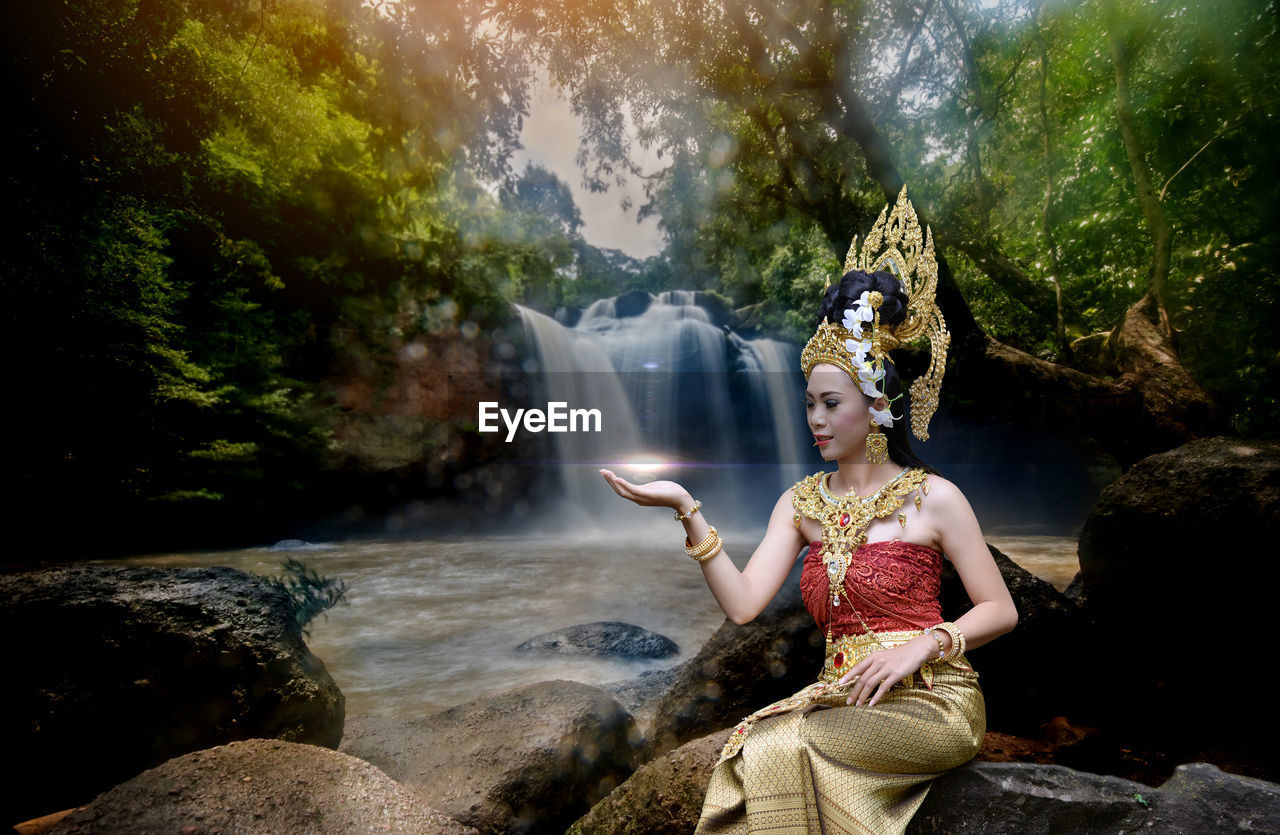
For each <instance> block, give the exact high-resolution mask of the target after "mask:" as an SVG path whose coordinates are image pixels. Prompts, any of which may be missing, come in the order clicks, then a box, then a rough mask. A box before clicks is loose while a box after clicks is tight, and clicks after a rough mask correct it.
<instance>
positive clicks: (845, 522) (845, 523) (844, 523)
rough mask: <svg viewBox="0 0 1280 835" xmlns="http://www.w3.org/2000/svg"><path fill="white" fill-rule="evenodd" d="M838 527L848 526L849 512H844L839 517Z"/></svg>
mask: <svg viewBox="0 0 1280 835" xmlns="http://www.w3.org/2000/svg"><path fill="white" fill-rule="evenodd" d="M840 527H842V528H847V527H849V514H847V513H845V514H844V515H842V516H841V517H840Z"/></svg>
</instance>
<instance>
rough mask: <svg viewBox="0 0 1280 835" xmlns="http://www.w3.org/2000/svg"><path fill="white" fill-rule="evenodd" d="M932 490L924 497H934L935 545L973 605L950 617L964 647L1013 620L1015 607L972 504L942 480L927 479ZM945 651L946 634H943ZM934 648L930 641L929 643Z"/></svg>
mask: <svg viewBox="0 0 1280 835" xmlns="http://www.w3.org/2000/svg"><path fill="white" fill-rule="evenodd" d="M930 483H931V484H932V485H933V490H932V492H931V494H930V496H929V499H926V501H928V500H937V504H936V505H935V510H936V511H937V513H938V543H939V544H940V545H941V546H942V551H943V553H945V554H946V555H947V557H948V558H949V559H950V560H951V564H952V565H954V566H955V567H956V573H957V574H959V575H960V582H962V583H963V584H964V590H965V592H966V593H967V594H968V595H969V600H970V601H971V602H972V603H973V608H972V609H970V610H969V611H967V612H965V613H964V614H963V615H962V616H961V617H959V618H957V619H956V622H955V623H956V626H958V627H960V631H961V632H963V633H964V642H965V645H966V646H967V647H968V648H969V649H973V648H974V647H980V646H982V645H983V644H985V643H989V642H990V641H993V640H995V639H996V638H998V637H1000V636H1001V635H1003V634H1005V633H1006V632H1008V631H1009V630H1011V629H1013V627H1014V626H1015V625H1017V623H1018V610H1017V608H1016V607H1015V606H1014V605H1013V598H1012V597H1011V596H1010V595H1009V588H1008V587H1007V586H1006V585H1005V584H1004V577H1002V576H1001V575H1000V569H999V567H998V566H996V561H995V559H994V558H992V556H991V549H990V548H988V547H987V543H986V541H985V540H984V539H983V538H982V529H981V528H980V527H979V526H978V519H977V517H976V516H974V515H973V508H971V507H970V506H969V502H968V500H967V499H965V497H964V494H963V493H961V492H960V488H958V487H956V486H955V485H954V484H952V483H951V482H949V481H947V480H946V479H941V478H939V479H930ZM943 642H944V644H945V647H946V649H947V650H948V651H950V649H951V638H950V637H949V636H946V635H944V636H943ZM935 649H936V645H935Z"/></svg>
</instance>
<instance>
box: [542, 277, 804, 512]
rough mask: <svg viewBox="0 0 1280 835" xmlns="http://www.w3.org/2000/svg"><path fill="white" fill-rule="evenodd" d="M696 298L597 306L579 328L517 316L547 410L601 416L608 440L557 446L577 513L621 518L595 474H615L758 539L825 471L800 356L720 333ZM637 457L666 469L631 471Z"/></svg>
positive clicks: (589, 436)
mask: <svg viewBox="0 0 1280 835" xmlns="http://www.w3.org/2000/svg"><path fill="white" fill-rule="evenodd" d="M697 295H698V294H697V293H695V292H694V291H687V290H685V291H681V290H672V291H667V292H664V293H661V294H659V295H658V296H650V295H648V294H643V293H639V294H638V293H630V294H627V295H626V296H622V297H617V298H611V299H601V300H599V301H596V302H594V303H592V304H591V305H590V306H589V307H587V308H586V309H585V310H584V311H583V313H582V315H581V317H580V318H579V320H578V322H577V324H576V325H575V326H573V327H571V328H570V327H565V326H564V325H562V324H560V323H559V322H557V321H556V320H555V319H552V318H551V317H548V316H545V315H543V314H541V313H538V312H536V311H533V310H530V309H528V308H524V307H518V308H517V309H518V310H519V313H520V317H521V320H522V322H523V325H524V330H525V337H526V338H525V343H526V345H528V346H530V348H531V350H532V356H531V359H533V360H534V361H535V362H536V369H537V375H536V380H537V384H538V385H539V386H540V387H541V389H542V394H543V395H544V396H545V397H546V398H547V401H548V402H550V401H563V402H566V403H567V404H568V406H569V408H597V409H600V410H601V411H602V413H603V414H604V416H605V417H604V423H605V425H604V427H603V431H602V432H600V433H561V434H557V435H553V436H551V443H553V444H554V448H555V455H556V464H555V467H556V468H557V469H558V473H559V477H560V482H561V486H562V489H563V498H564V500H565V501H564V503H565V504H566V505H567V506H569V507H570V508H572V509H575V510H577V509H580V510H582V511H585V512H586V513H588V514H590V515H591V516H592V517H593V518H595V519H596V520H599V519H601V518H617V517H619V513H618V511H619V509H620V508H619V504H618V498H617V497H616V496H615V495H613V492H612V491H611V490H609V489H607V487H606V486H605V485H604V483H603V482H602V480H601V478H600V475H599V473H598V472H597V470H598V469H599V468H601V467H608V468H610V469H613V470H614V471H615V472H617V473H618V474H619V475H622V476H623V477H624V478H627V479H629V480H632V481H648V480H653V479H670V480H673V481H678V482H680V483H681V484H682V485H684V486H685V487H686V488H688V489H689V491H690V492H691V493H692V494H693V495H694V496H695V497H697V498H699V499H701V500H702V502H703V504H704V505H705V506H706V507H707V509H708V515H709V517H711V518H713V519H714V520H717V521H721V520H723V521H724V522H726V523H727V522H729V521H730V520H733V521H735V522H738V523H740V524H743V523H745V524H747V525H749V526H753V527H756V528H759V527H760V526H761V524H762V522H763V520H765V519H767V518H768V513H769V511H770V510H771V509H772V507H773V504H774V502H776V501H777V497H778V495H779V493H780V492H781V491H782V490H783V489H785V488H786V487H788V486H790V485H791V484H792V483H794V482H795V481H796V480H797V479H798V478H800V477H801V476H803V475H804V474H805V473H806V471H809V470H815V469H817V468H818V467H820V466H821V463H822V462H821V459H820V457H819V456H818V455H817V454H816V453H814V452H813V451H812V450H810V449H808V445H807V439H808V430H807V426H806V425H805V418H804V409H803V405H802V400H801V395H802V391H803V382H802V377H801V375H800V371H799V363H798V350H797V349H796V348H795V347H794V346H792V345H788V344H786V343H783V342H778V341H776V340H770V339H756V340H744V339H742V338H740V337H739V336H737V335H736V334H734V333H733V332H732V331H730V330H728V329H727V328H722V327H720V326H717V325H716V324H715V323H714V322H713V321H712V316H711V315H710V314H709V313H708V311H707V310H706V309H705V308H704V307H702V306H699V305H698V304H696V301H697ZM641 456H652V457H653V458H655V459H658V460H660V461H661V462H662V466H661V467H659V468H658V469H656V470H654V471H652V472H650V471H648V470H646V469H645V468H643V467H642V466H635V464H636V463H637V460H638V459H639V458H640V457H641ZM713 505H714V507H715V512H714V514H711V509H712V506H713ZM602 514H607V515H602Z"/></svg>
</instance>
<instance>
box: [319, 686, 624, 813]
mask: <svg viewBox="0 0 1280 835" xmlns="http://www.w3.org/2000/svg"><path fill="white" fill-rule="evenodd" d="M638 741H639V733H638V731H637V730H636V727H635V723H634V721H633V720H632V718H631V715H630V714H628V713H627V712H626V711H625V710H623V709H622V708H621V707H620V706H619V705H618V703H617V702H615V701H614V700H613V699H612V698H611V697H610V696H609V695H608V694H607V693H605V692H604V691H602V690H599V689H597V688H595V687H589V686H588V685H585V684H579V683H578V682H572V681H547V682H541V683H539V684H535V685H532V686H530V687H525V688H521V689H519V690H513V691H511V692H509V693H503V694H501V695H497V696H489V697H485V698H482V699H478V700H476V701H474V702H470V703H467V704H463V705H458V706H456V707H453V708H450V709H448V710H445V711H442V712H440V713H436V714H433V715H431V716H426V717H423V718H421V719H391V718H383V717H372V716H361V717H352V718H351V719H350V720H348V723H347V733H346V736H345V738H344V739H343V743H342V749H341V750H342V751H344V752H346V753H349V754H352V755H353V756H357V757H360V758H361V759H363V760H367V761H368V762H370V763H372V764H373V765H375V766H377V767H378V768H380V769H382V770H383V771H385V772H386V773H387V774H388V775H390V776H391V777H392V778H393V779H395V780H398V781H399V782H400V783H402V784H403V785H404V786H406V787H407V788H409V789H410V790H411V791H413V792H414V793H416V794H417V795H418V796H419V797H421V798H423V799H424V800H425V801H426V802H427V804H428V805H430V806H431V807H432V808H435V809H439V810H440V811H442V812H445V813H446V814H448V815H450V816H451V817H453V818H454V819H455V820H457V821H460V822H461V823H464V824H466V825H468V826H473V827H475V828H477V829H479V830H481V831H483V832H496V833H508V832H553V831H563V830H564V828H565V827H566V826H568V825H569V823H571V822H572V821H574V820H575V819H577V818H578V817H580V816H581V815H582V814H583V813H584V812H586V811H587V810H588V809H589V808H590V807H591V805H592V804H593V803H595V802H596V801H597V800H599V799H601V798H602V797H604V796H606V795H607V794H609V792H611V791H613V789H614V788H615V787H617V785H618V784H619V783H621V782H622V781H623V780H625V779H626V778H627V777H628V776H630V774H631V772H632V771H633V770H634V768H635V764H636V757H635V745H636V744H637V743H638Z"/></svg>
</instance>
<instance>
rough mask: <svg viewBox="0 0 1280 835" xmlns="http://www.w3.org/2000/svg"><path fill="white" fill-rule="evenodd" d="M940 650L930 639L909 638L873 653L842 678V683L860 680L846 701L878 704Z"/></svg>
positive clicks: (850, 691)
mask: <svg viewBox="0 0 1280 835" xmlns="http://www.w3.org/2000/svg"><path fill="white" fill-rule="evenodd" d="M937 649H938V646H937V644H935V643H933V640H932V639H928V642H927V643H923V644H922V643H921V642H920V641H908V642H907V643H905V644H900V645H898V646H896V647H893V648H892V649H882V650H877V651H875V652H873V653H871V654H870V655H868V656H867V657H866V658H864V659H862V660H861V661H859V662H858V663H857V664H854V665H853V667H852V668H851V669H850V670H849V672H847V673H845V674H844V675H843V676H841V677H840V682H839V683H840V684H848V683H849V682H850V681H853V679H855V678H856V679H857V681H856V682H854V685H853V687H851V688H850V689H849V698H848V699H847V700H846V704H855V703H856V704H863V703H864V702H865V703H866V704H867V706H868V707H870V706H871V705H874V704H875V703H876V702H878V701H880V699H882V698H883V697H884V694H885V693H888V692H889V689H890V688H891V687H893V685H895V684H897V683H898V682H900V681H902V680H903V679H904V678H906V677H907V676H909V675H911V674H912V673H914V672H915V671H916V670H919V669H920V668H921V667H922V666H924V662H926V661H928V660H929V659H930V658H932V657H934V656H935V655H936V654H937Z"/></svg>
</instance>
